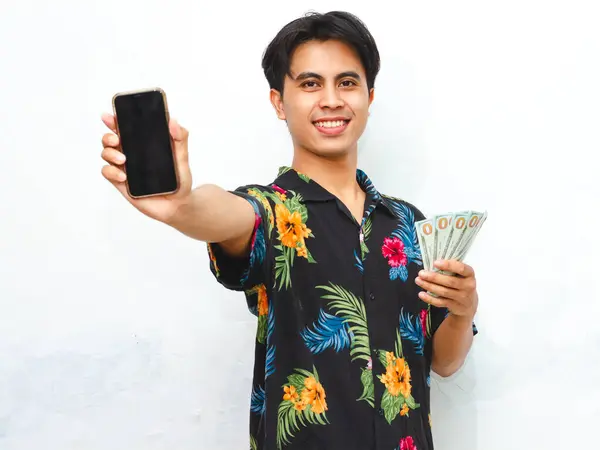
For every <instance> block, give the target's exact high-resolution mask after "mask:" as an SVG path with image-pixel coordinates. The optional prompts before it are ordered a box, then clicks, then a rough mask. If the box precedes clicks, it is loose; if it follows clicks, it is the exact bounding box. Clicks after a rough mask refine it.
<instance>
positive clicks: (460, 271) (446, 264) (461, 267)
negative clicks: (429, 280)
mask: <svg viewBox="0 0 600 450" xmlns="http://www.w3.org/2000/svg"><path fill="white" fill-rule="evenodd" d="M434 266H435V267H436V268H438V269H440V270H444V271H446V272H452V273H455V274H456V275H459V276H461V277H469V276H473V274H474V273H475V272H474V271H473V268H472V267H471V266H468V265H467V264H465V263H462V262H460V261H457V260H455V259H451V260H441V261H436V262H435V263H434Z"/></svg>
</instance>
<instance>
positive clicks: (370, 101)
mask: <svg viewBox="0 0 600 450" xmlns="http://www.w3.org/2000/svg"><path fill="white" fill-rule="evenodd" d="M374 99H375V88H371V90H370V91H369V106H371V103H373V100H374Z"/></svg>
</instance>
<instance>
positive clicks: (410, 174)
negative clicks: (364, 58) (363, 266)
mask: <svg viewBox="0 0 600 450" xmlns="http://www.w3.org/2000/svg"><path fill="white" fill-rule="evenodd" d="M300 3H302V2H300ZM309 9H318V10H319V11H321V12H326V11H328V10H330V9H345V10H349V11H351V12H354V13H356V14H357V15H359V16H360V17H361V18H362V19H363V20H364V21H365V22H366V23H367V25H368V26H369V28H370V29H371V31H372V33H373V34H374V36H375V38H376V40H377V42H378V45H379V48H380V51H381V56H382V70H381V74H380V77H379V78H378V80H377V83H376V100H375V103H374V105H373V107H372V111H371V119H370V122H369V125H368V128H367V131H366V133H365V135H364V138H363V139H362V141H361V143H360V159H361V161H360V164H361V167H362V168H363V169H365V170H366V172H367V173H368V174H369V176H370V177H371V178H372V180H373V182H374V183H375V185H376V186H377V187H378V188H379V189H380V190H381V191H383V192H385V193H387V194H390V195H395V196H399V197H402V198H405V199H407V200H408V201H410V202H412V203H414V204H416V205H417V206H418V207H419V208H420V209H422V210H423V211H424V212H425V213H426V214H435V213H441V212H446V211H454V210H463V209H487V210H488V211H489V219H488V221H487V222H486V225H485V226H484V228H483V230H482V232H481V234H480V236H479V237H478V240H477V242H476V243H475V245H474V247H473V248H472V252H471V254H470V255H469V258H468V262H469V263H470V264H472V265H473V266H474V267H475V268H476V271H477V275H478V280H479V292H480V298H481V300H480V310H479V314H478V318H477V323H478V325H479V329H480V334H479V335H478V336H477V338H476V343H475V347H474V348H473V351H472V353H471V358H470V359H469V362H468V364H467V365H466V367H465V368H464V370H463V371H462V372H461V373H460V374H459V375H458V376H457V377H455V378H454V379H451V380H444V381H440V380H439V379H436V381H435V382H434V385H433V391H434V392H433V397H434V398H433V408H434V410H433V424H434V436H435V440H436V443H437V446H436V449H439V450H459V449H460V450H475V449H478V450H479V449H482V450H496V449H497V450H505V449H511V450H520V449H523V450H525V449H527V450H529V449H540V450H541V449H549V448H563V447H564V448H593V447H594V446H595V444H594V440H595V437H596V436H597V423H598V421H599V420H600V406H599V405H600V388H599V387H598V385H597V380H599V379H600V358H599V356H600V330H599V329H598V326H597V320H598V319H597V317H598V312H599V311H600V307H599V303H600V290H599V286H598V277H597V261H598V254H599V253H600V247H599V245H598V240H597V238H596V235H597V233H596V226H597V224H598V219H600V214H599V213H598V198H599V193H600V192H599V188H598V162H597V161H598V158H597V155H598V152H599V151H600V137H599V133H598V123H599V121H600V106H599V105H600V87H599V86H600V83H599V80H600V62H599V61H600V60H599V58H598V56H599V55H600V32H599V31H598V9H597V7H596V6H595V5H594V4H593V2H592V1H591V0H590V1H588V2H584V1H574V0H571V1H569V2H567V1H562V2H553V1H548V0H546V1H533V0H505V1H502V2H500V1H494V2H492V1H481V0H478V1H475V0H473V1H464V0H458V1H454V2H444V1H437V2H432V1H430V2H414V1H411V2H409V1H403V0H402V1H394V2H390V3H389V4H388V5H387V6H384V3H383V2H381V1H377V2H376V1H370V2H351V1H346V2H328V1H319V2H312V4H302V5H301V6H298V5H296V4H295V3H294V2H292V3H287V2H282V1H279V0H278V1H276V2H275V1H271V2H245V3H241V2H240V3H239V4H234V3H231V2H210V3H206V2H197V1H191V0H188V1H185V0H171V1H169V2H167V1H155V0H146V1H141V0H135V1H132V0H129V1H124V2H123V1H117V0H104V1H97V0H96V1H75V0H56V1H54V2H42V1H37V2H34V1H31V0H29V1H23V0H20V1H17V0H3V1H2V3H1V14H0V21H1V26H0V42H1V43H2V44H1V46H0V52H1V53H0V57H1V59H0V64H1V67H0V69H1V70H0V78H1V80H2V84H1V86H2V90H1V93H0V149H1V151H0V192H1V194H0V196H1V205H2V209H1V210H0V211H1V212H0V217H1V221H0V231H1V238H0V448H2V449H3V450H22V449H28V450H29V449H42V448H43V449H46V450H54V449H60V450H70V449H86V450H97V449H103V450H104V449H111V450H121V449H127V450H138V449H139V450H154V449H157V450H158V449H160V450H163V449H169V450H174V449H177V450H187V449H210V450H212V449H232V450H236V449H242V448H248V406H249V393H250V389H251V385H250V381H251V379H250V376H251V366H252V360H253V344H254V332H255V321H254V319H253V316H251V315H250V314H249V313H248V311H247V309H246V306H245V302H244V299H243V297H242V296H241V294H236V293H231V292H227V291H225V290H224V289H223V288H221V287H220V286H219V285H218V284H217V283H216V282H215V281H214V279H213V278H212V275H211V274H210V272H209V269H208V258H207V255H206V248H205V245H204V244H203V243H201V242H196V241H192V240H190V239H188V238H186V237H184V236H183V235H180V234H178V233H177V232H175V231H174V230H172V229H169V228H167V227H166V226H163V225H161V224H159V223H157V222H153V221H151V220H149V219H147V218H146V217H144V216H142V215H141V214H139V213H138V212H137V211H136V210H134V209H133V208H131V207H130V206H129V205H128V204H127V203H126V201H125V200H124V199H122V198H121V197H120V195H119V194H118V193H117V192H116V191H115V190H114V189H113V188H112V186H110V184H108V183H107V182H106V181H105V180H104V179H103V178H102V177H101V174H100V168H101V166H102V161H101V160H100V151H101V145H100V140H101V137H102V134H103V133H104V132H105V130H104V128H103V125H102V123H101V121H100V115H101V113H102V112H104V111H110V108H111V105H110V100H111V97H112V95H113V94H114V93H115V92H117V91H123V90H129V89H137V88H142V87H151V86H161V87H162V88H163V89H165V91H166V92H167V96H168V99H169V105H170V109H171V112H172V115H173V116H174V117H176V118H177V119H178V120H179V121H180V122H181V123H182V124H183V125H185V126H186V127H187V128H188V129H189V130H190V133H191V134H190V152H191V163H192V169H193V173H194V177H195V183H196V184H199V183H204V182H209V183H218V184H220V185H221V186H223V187H224V188H227V189H233V188H235V187H237V186H239V185H242V184H246V183H250V182H257V183H268V182H269V181H271V180H272V179H273V178H274V176H275V174H276V170H277V168H278V167H279V166H280V165H283V164H288V163H289V162H290V161H291V155H292V153H291V143H290V140H289V136H288V133H287V130H286V128H285V124H284V123H283V122H281V121H278V120H277V119H276V117H275V113H274V112H273V110H272V108H271V105H270V104H269V102H268V85H267V83H266V80H265V79H264V76H263V74H262V72H261V67H260V60H261V56H262V52H263V50H264V48H265V46H266V45H267V44H268V42H269V40H270V39H271V38H272V37H274V35H275V33H276V32H277V31H278V30H279V29H280V28H281V27H282V26H283V25H284V24H285V23H287V22H288V21H290V20H292V19H294V18H296V17H297V16H298V15H301V14H302V13H304V12H306V11H308V10H309ZM390 450H392V449H390Z"/></svg>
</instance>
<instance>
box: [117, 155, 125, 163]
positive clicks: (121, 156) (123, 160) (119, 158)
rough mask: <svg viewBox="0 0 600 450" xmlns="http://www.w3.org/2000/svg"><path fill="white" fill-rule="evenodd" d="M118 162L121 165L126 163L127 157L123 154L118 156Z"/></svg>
mask: <svg viewBox="0 0 600 450" xmlns="http://www.w3.org/2000/svg"><path fill="white" fill-rule="evenodd" d="M117 161H118V162H120V163H122V162H125V155H123V154H122V153H120V154H118V155H117Z"/></svg>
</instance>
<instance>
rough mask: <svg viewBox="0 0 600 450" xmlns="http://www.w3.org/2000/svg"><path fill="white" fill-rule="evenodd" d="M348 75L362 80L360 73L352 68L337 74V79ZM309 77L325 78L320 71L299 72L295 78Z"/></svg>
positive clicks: (303, 78)
mask: <svg viewBox="0 0 600 450" xmlns="http://www.w3.org/2000/svg"><path fill="white" fill-rule="evenodd" d="M346 77H352V78H356V79H357V80H360V75H359V74H358V73H356V72H354V71H352V70H349V71H346V72H342V73H339V74H337V76H336V77H335V79H336V80H339V79H341V78H346ZM309 78H316V79H317V80H323V79H324V78H323V76H322V75H319V74H318V73H315V72H301V73H300V74H298V76H297V77H296V78H295V80H296V81H302V80H307V79H309Z"/></svg>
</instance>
